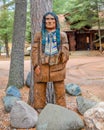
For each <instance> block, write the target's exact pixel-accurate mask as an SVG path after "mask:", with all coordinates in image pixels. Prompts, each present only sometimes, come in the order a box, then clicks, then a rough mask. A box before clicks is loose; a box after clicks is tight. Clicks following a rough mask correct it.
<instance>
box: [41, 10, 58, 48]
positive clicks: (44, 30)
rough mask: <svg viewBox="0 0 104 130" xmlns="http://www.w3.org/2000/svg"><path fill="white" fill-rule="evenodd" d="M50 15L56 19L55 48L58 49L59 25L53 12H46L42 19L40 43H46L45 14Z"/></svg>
mask: <svg viewBox="0 0 104 130" xmlns="http://www.w3.org/2000/svg"><path fill="white" fill-rule="evenodd" d="M49 14H50V15H52V16H53V17H54V18H55V21H56V41H57V48H58V49H59V46H60V25H59V20H58V16H57V15H56V14H55V13H53V12H47V13H46V14H45V15H44V16H43V19H42V29H41V33H42V45H43V46H45V43H46V32H47V30H46V16H47V15H49Z"/></svg>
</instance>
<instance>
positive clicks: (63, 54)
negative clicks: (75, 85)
mask: <svg viewBox="0 0 104 130" xmlns="http://www.w3.org/2000/svg"><path fill="white" fill-rule="evenodd" d="M60 38H61V44H60V47H59V48H60V49H59V52H58V54H57V55H54V56H53V57H50V56H46V55H45V54H44V53H43V52H42V43H41V41H42V36H41V33H36V35H35V37H34V44H33V45H32V64H33V67H34V66H36V65H39V66H40V70H41V72H40V74H39V75H36V74H35V73H34V76H35V77H34V78H35V82H49V81H50V82H52V81H53V82H54V81H61V80H64V79H65V73H66V63H67V61H68V59H69V45H68V40H67V36H66V33H64V32H60Z"/></svg>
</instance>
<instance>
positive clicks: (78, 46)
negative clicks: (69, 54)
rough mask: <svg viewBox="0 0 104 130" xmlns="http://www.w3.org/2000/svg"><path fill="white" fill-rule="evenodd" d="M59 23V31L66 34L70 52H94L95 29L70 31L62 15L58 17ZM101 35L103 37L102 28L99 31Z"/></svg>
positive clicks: (96, 31)
mask: <svg viewBox="0 0 104 130" xmlns="http://www.w3.org/2000/svg"><path fill="white" fill-rule="evenodd" d="M58 16H59V22H60V25H61V30H62V31H64V32H66V34H67V37H68V41H69V48H70V50H71V51H81V50H94V49H95V47H94V42H93V41H94V40H96V36H97V34H98V29H97V27H95V28H91V29H87V28H82V29H80V30H70V23H68V22H66V20H65V17H64V15H58ZM100 32H101V35H103V36H104V27H103V28H101V30H100Z"/></svg>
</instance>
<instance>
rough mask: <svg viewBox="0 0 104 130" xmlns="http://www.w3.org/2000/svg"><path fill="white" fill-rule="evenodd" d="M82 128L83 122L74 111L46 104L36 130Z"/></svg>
mask: <svg viewBox="0 0 104 130" xmlns="http://www.w3.org/2000/svg"><path fill="white" fill-rule="evenodd" d="M83 127H84V123H83V121H82V120H81V118H80V117H79V115H78V114H77V113H75V112H74V111H71V110H68V109H67V108H64V107H61V106H59V105H54V104H48V105H46V107H45V108H44V109H43V110H42V111H41V113H40V115H39V119H38V123H37V125H36V130H80V129H81V128H83Z"/></svg>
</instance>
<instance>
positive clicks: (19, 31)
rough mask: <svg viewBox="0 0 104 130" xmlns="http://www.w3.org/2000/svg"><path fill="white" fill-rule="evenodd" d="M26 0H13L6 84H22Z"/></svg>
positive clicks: (18, 86)
mask: <svg viewBox="0 0 104 130" xmlns="http://www.w3.org/2000/svg"><path fill="white" fill-rule="evenodd" d="M26 9H27V0H15V15H14V32H13V39H12V53H11V64H10V71H9V80H8V85H7V87H8V86H10V85H15V86H16V87H17V88H21V87H22V86H23V85H24V43H25V31H26Z"/></svg>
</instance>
